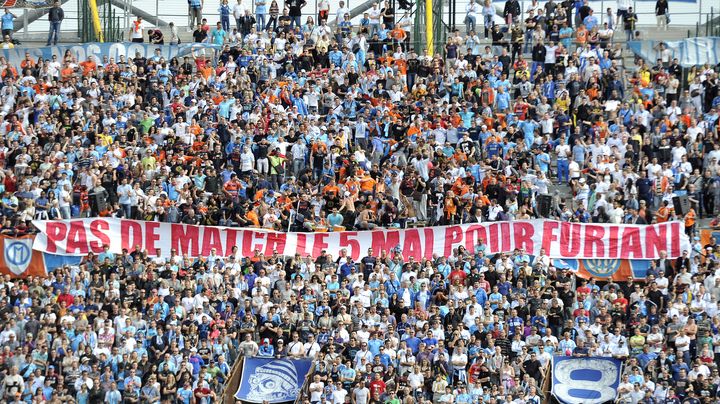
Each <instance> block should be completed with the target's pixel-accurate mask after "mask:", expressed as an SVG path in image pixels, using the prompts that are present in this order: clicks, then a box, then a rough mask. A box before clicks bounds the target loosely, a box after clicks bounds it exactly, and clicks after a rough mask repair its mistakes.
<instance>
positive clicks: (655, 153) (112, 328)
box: [0, 0, 720, 404]
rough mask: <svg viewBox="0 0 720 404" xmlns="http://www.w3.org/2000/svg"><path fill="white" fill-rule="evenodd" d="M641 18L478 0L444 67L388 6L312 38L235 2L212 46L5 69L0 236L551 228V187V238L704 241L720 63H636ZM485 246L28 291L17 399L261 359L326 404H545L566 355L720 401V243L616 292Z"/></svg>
mask: <svg viewBox="0 0 720 404" xmlns="http://www.w3.org/2000/svg"><path fill="white" fill-rule="evenodd" d="M662 1H663V2H664V0H662ZM619 3H620V4H619V7H618V10H617V21H615V18H608V19H606V22H605V23H603V24H602V25H600V24H599V22H598V18H597V17H596V16H595V15H594V10H593V9H592V8H591V6H590V5H589V4H588V3H587V1H584V2H582V1H581V2H572V1H568V0H566V1H563V2H562V3H554V2H553V1H549V2H547V3H545V4H544V5H543V6H541V5H539V4H538V3H537V2H532V4H531V5H530V6H529V9H528V10H525V11H526V12H525V13H524V15H525V18H524V20H523V21H521V18H520V15H522V14H523V13H522V12H521V11H522V10H520V8H519V7H520V6H519V3H518V1H517V0H511V1H508V2H507V3H506V5H505V7H504V8H503V13H501V15H500V17H502V18H503V19H504V21H505V23H504V24H495V22H494V21H495V18H494V17H495V13H496V12H497V11H496V10H495V8H494V7H493V6H492V4H491V3H490V2H486V3H485V4H484V5H480V4H474V3H473V4H472V5H470V6H469V8H468V13H467V18H466V20H465V22H466V29H467V31H466V32H464V33H461V32H459V31H458V32H453V33H452V34H451V35H450V37H449V38H448V40H447V43H446V44H444V45H443V46H436V49H438V50H439V52H437V53H436V54H435V55H432V56H431V55H429V54H428V53H427V51H426V50H425V49H412V47H411V42H410V40H409V37H410V35H409V34H410V32H409V31H410V27H411V25H410V21H409V17H408V15H409V14H407V13H404V12H402V14H401V10H398V11H397V12H396V10H394V9H393V8H392V6H391V5H390V4H389V3H387V2H386V3H384V4H377V5H375V6H373V7H372V9H370V10H369V11H368V12H367V13H366V14H365V15H364V16H362V17H361V19H360V21H359V23H353V22H351V19H350V16H349V10H348V8H347V7H345V4H344V2H343V1H340V2H339V3H338V6H337V7H338V8H337V9H335V7H336V5H335V3H334V2H333V4H332V5H330V4H328V2H327V1H325V2H323V1H321V2H320V5H321V6H322V7H320V11H321V13H320V15H319V16H318V18H317V20H318V22H317V25H316V23H315V21H314V18H313V17H309V18H307V20H306V22H305V23H302V22H301V20H300V16H301V15H302V14H301V11H302V7H303V4H304V3H303V2H301V1H299V0H288V3H285V4H283V8H280V7H279V6H278V2H276V1H274V0H273V1H272V2H271V3H270V4H267V3H265V2H259V1H258V2H256V4H257V5H258V9H257V10H254V11H255V15H253V14H251V13H250V12H249V11H247V12H242V10H237V9H236V8H231V7H230V6H229V5H228V4H227V1H224V2H223V4H222V5H221V15H222V16H223V17H222V20H221V21H219V22H217V25H216V26H215V27H212V28H211V27H210V26H208V25H207V23H206V21H204V20H202V4H203V3H202V2H200V1H195V0H193V1H191V2H190V10H191V12H192V15H193V18H194V20H197V21H198V24H199V25H198V26H197V29H196V30H195V31H194V32H193V38H194V40H196V41H198V42H209V43H212V44H215V45H217V51H212V50H211V49H210V48H208V49H205V50H200V51H195V52H193V53H192V54H189V55H187V56H184V57H180V58H172V59H171V60H165V59H164V58H163V57H162V56H161V53H160V52H159V51H158V52H157V53H156V54H155V55H153V56H151V57H143V56H141V55H139V54H138V55H135V56H133V57H128V58H125V57H120V58H119V60H114V59H113V58H109V59H108V58H107V57H103V58H102V60H95V59H93V58H92V57H90V58H88V59H87V60H77V59H76V58H75V56H73V55H72V54H70V53H67V54H65V55H58V56H53V57H52V59H50V60H42V59H40V60H35V59H33V58H31V57H30V55H29V54H28V55H27V57H26V58H25V59H24V60H23V61H22V62H21V63H20V64H19V65H13V64H11V63H9V62H8V61H7V60H4V59H2V58H0V77H1V78H2V83H0V101H1V102H0V104H1V105H2V108H1V110H0V115H1V116H2V117H3V121H2V124H0V135H1V136H0V161H1V162H0V164H1V165H2V173H1V174H0V175H1V176H2V181H0V191H1V192H2V198H1V199H0V209H1V210H0V213H2V229H1V230H0V231H2V233H3V234H7V235H20V234H26V233H31V232H33V228H32V224H31V220H33V219H51V220H53V219H69V218H77V217H91V216H113V217H123V218H133V219H140V220H153V221H162V222H173V223H186V224H201V225H223V226H242V227H261V228H268V229H275V230H282V231H297V232H312V231H340V230H343V229H375V228H383V227H397V228H404V227H409V226H432V225H446V224H454V223H470V222H486V221H499V220H521V219H530V218H535V217H539V213H540V212H538V209H537V203H536V202H537V197H538V196H539V195H551V196H553V201H554V202H553V204H552V209H551V210H550V212H549V214H548V215H547V216H549V217H552V218H557V219H560V220H563V221H575V222H595V223H634V224H650V223H657V222H664V221H668V220H681V221H683V222H684V225H685V229H686V231H687V232H688V235H689V236H691V237H696V236H697V234H698V233H697V229H696V228H695V224H696V221H697V220H699V219H700V218H702V217H707V216H714V215H716V214H718V213H719V212H720V163H719V161H718V159H720V142H719V141H718V124H719V121H718V104H720V98H718V95H719V93H718V88H719V83H718V73H717V72H718V67H717V66H698V67H693V68H691V69H687V71H684V70H683V69H682V68H681V67H680V66H679V65H678V61H677V59H675V58H674V57H673V55H672V53H671V52H670V51H669V50H667V49H665V48H664V47H662V45H661V46H660V47H659V48H658V54H659V55H660V58H659V59H658V60H656V61H650V62H645V61H643V60H641V59H636V60H635V62H634V63H629V65H628V63H626V61H627V60H628V59H627V58H626V56H627V55H625V54H623V47H622V43H621V42H622V40H623V39H624V38H625V37H626V38H633V37H635V36H636V35H637V34H636V32H635V31H636V27H635V22H636V21H637V16H636V15H635V14H634V13H633V11H632V8H631V7H628V6H626V5H625V6H624V3H625V2H622V1H621V2H619ZM628 3H629V2H628ZM197 4H200V6H197V7H196V5H197ZM666 5H667V3H665V6H664V7H665V8H663V7H660V8H659V10H664V12H667V6H666ZM400 6H401V7H404V8H409V7H412V4H410V3H406V2H400ZM57 7H59V6H57ZM198 7H199V8H198ZM261 7H262V8H261ZM622 7H625V8H622ZM599 12H602V11H601V10H599ZM331 13H332V14H333V15H334V16H336V18H337V19H338V21H340V22H339V24H337V25H331V24H329V23H328V18H329V16H330V14H331ZM230 15H233V16H234V20H235V21H234V22H236V23H237V26H236V27H235V28H232V31H230V20H229V16H230ZM398 15H401V17H400V18H397V16H398ZM608 15H609V16H611V17H612V16H613V14H612V10H609V12H608ZM660 15H664V14H658V16H660ZM481 16H482V18H481ZM658 22H659V23H660V22H661V19H660V17H659V18H658ZM481 23H482V24H483V25H482V26H481V25H480V24H481ZM616 24H617V25H616ZM141 26H142V22H141V21H140V20H138V22H137V25H135V27H138V28H139V27H141ZM621 28H622V29H623V30H624V31H625V34H626V36H625V37H624V36H623V35H622V34H621V33H615V31H616V30H620V29H621ZM663 28H664V27H663ZM176 32H177V31H176V30H175V29H173V30H172V31H171V33H175V34H176ZM133 35H136V36H133V39H140V40H141V41H142V40H144V38H143V35H142V31H140V34H139V35H138V34H133ZM151 35H154V36H155V42H154V43H158V42H157V38H158V35H160V38H161V37H162V33H161V32H157V31H152V32H151ZM172 36H173V37H174V36H175V35H174V34H173V35H172ZM175 39H176V38H173V39H172V40H171V41H170V42H171V43H173V42H175V43H176V42H177V41H175ZM618 40H619V41H620V43H619V42H618ZM151 41H153V40H152V39H151ZM681 195H687V196H689V197H690V202H691V206H692V209H690V211H689V213H687V214H686V215H682V216H681V215H675V213H674V211H673V209H672V202H671V201H672V198H673V197H674V196H681ZM485 250H486V246H485V244H484V242H483V241H481V242H480V243H479V244H478V245H477V246H475V248H474V249H473V250H472V251H470V250H465V249H464V248H462V247H459V248H458V249H457V250H456V251H454V252H453V254H452V256H449V257H437V258H436V259H433V260H426V259H417V258H416V257H409V256H405V255H403V252H402V251H401V250H400V249H395V250H392V251H372V250H370V251H367V252H363V254H361V255H362V257H363V258H362V259H361V260H359V262H353V260H352V259H351V258H349V257H348V256H347V254H346V251H327V252H323V253H322V254H321V255H320V256H319V257H309V256H308V257H301V256H295V257H280V256H276V255H274V256H263V255H262V254H260V253H257V254H256V255H255V256H254V257H236V256H234V255H231V256H227V257H224V256H215V255H211V256H208V257H199V258H194V257H185V256H179V255H177V254H175V252H174V251H173V252H172V257H171V258H170V259H167V260H166V259H161V258H157V257H155V256H154V255H153V254H154V252H152V251H151V252H148V251H142V250H140V249H139V248H138V249H136V250H133V251H123V253H122V254H117V255H116V254H113V253H110V252H104V253H102V254H99V255H93V254H90V255H88V256H87V257H86V258H84V259H83V261H82V262H81V264H80V265H78V266H64V267H60V268H57V269H55V270H54V271H53V272H52V273H51V274H50V276H49V277H48V278H47V279H39V278H34V279H33V278H27V279H11V278H10V277H9V276H6V277H5V278H4V279H2V280H0V297H2V301H3V302H4V303H6V304H5V305H3V306H2V308H0V312H1V313H2V314H1V315H2V322H1V323H2V324H3V325H2V330H1V331H0V398H1V399H2V401H4V402H8V403H20V402H24V403H43V402H62V403H69V402H76V403H80V404H84V403H97V402H103V401H104V402H107V403H111V404H116V403H156V402H167V403H173V402H178V403H184V404H188V403H211V402H217V401H218V399H219V395H220V394H221V393H222V391H223V385H224V382H225V380H226V378H227V377H228V375H229V372H230V369H231V367H232V366H233V364H235V363H236V361H237V360H238V358H240V357H242V356H253V355H259V356H266V357H291V358H301V357H312V358H314V359H315V369H314V372H313V374H312V375H311V376H310V381H309V383H308V390H307V391H305V392H304V393H303V394H304V396H303V397H302V400H303V402H307V403H311V404H316V403H326V402H330V403H334V404H340V403H345V402H346V401H347V400H350V401H351V402H352V403H356V404H368V403H391V404H398V403H401V402H402V403H414V402H434V403H458V404H469V403H477V402H490V403H513V404H519V403H531V404H539V403H540V402H541V400H542V399H543V398H544V396H545V394H546V392H545V391H544V387H543V386H544V383H545V375H546V370H547V367H548V364H549V363H550V359H551V357H552V355H572V356H613V357H616V358H621V359H623V360H624V361H625V367H624V369H625V374H624V375H623V379H622V383H621V385H620V387H619V400H620V401H621V402H623V403H633V404H635V403H679V402H690V403H698V402H715V400H717V399H718V397H720V389H719V388H718V387H719V386H720V376H719V375H718V365H720V316H718V300H719V298H720V272H718V268H720V266H718V261H720V245H716V244H715V241H711V242H710V244H708V245H700V242H699V239H697V238H694V239H693V248H692V250H691V251H688V252H686V253H685V254H684V255H683V256H682V257H680V258H678V259H672V260H671V259H668V258H667V257H664V256H662V257H659V259H657V260H656V261H653V263H652V265H651V268H650V269H649V271H648V275H647V277H646V278H645V279H638V280H633V279H630V280H629V281H628V282H620V283H615V282H612V281H611V282H605V281H600V280H595V279H590V280H584V279H580V278H577V277H576V276H575V275H574V273H572V272H570V271H568V270H561V269H558V268H555V266H554V261H553V260H552V259H549V258H548V257H547V256H545V255H542V254H541V255H539V256H535V257H530V256H528V255H527V253H526V252H525V251H521V250H516V251H507V252H505V253H502V254H497V255H492V256H487V255H485Z"/></svg>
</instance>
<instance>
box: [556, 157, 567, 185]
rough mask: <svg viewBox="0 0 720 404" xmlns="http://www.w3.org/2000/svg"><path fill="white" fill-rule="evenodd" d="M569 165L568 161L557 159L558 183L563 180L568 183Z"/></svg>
mask: <svg viewBox="0 0 720 404" xmlns="http://www.w3.org/2000/svg"><path fill="white" fill-rule="evenodd" d="M568 167H569V163H568V159H558V161H557V175H558V182H560V183H562V182H563V178H565V182H568V181H570V178H569V176H570V172H569V170H568Z"/></svg>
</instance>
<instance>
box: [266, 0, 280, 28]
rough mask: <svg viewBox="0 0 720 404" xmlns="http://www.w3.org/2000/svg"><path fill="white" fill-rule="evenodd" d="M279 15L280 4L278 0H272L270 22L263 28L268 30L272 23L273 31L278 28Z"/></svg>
mask: <svg viewBox="0 0 720 404" xmlns="http://www.w3.org/2000/svg"><path fill="white" fill-rule="evenodd" d="M279 15H280V6H278V2H277V0H272V2H271V3H270V17H269V18H268V22H267V24H266V25H265V27H263V29H264V30H266V31H267V30H268V29H269V28H270V25H272V31H275V30H277V24H278V16H279Z"/></svg>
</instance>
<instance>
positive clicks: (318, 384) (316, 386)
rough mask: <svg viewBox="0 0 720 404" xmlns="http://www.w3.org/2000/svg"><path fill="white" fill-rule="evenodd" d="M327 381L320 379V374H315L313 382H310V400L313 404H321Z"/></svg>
mask: <svg viewBox="0 0 720 404" xmlns="http://www.w3.org/2000/svg"><path fill="white" fill-rule="evenodd" d="M324 390H325V383H323V382H322V381H321V380H320V376H319V375H315V377H314V378H313V382H312V383H310V402H311V403H312V404H320V403H321V402H322V396H323V391H324Z"/></svg>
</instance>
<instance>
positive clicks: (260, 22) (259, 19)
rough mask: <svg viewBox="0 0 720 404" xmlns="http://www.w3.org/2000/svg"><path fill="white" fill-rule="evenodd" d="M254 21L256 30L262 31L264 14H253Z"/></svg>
mask: <svg viewBox="0 0 720 404" xmlns="http://www.w3.org/2000/svg"><path fill="white" fill-rule="evenodd" d="M255 22H256V23H257V30H258V31H262V30H263V28H265V14H264V13H262V14H260V13H258V14H256V15H255Z"/></svg>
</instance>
